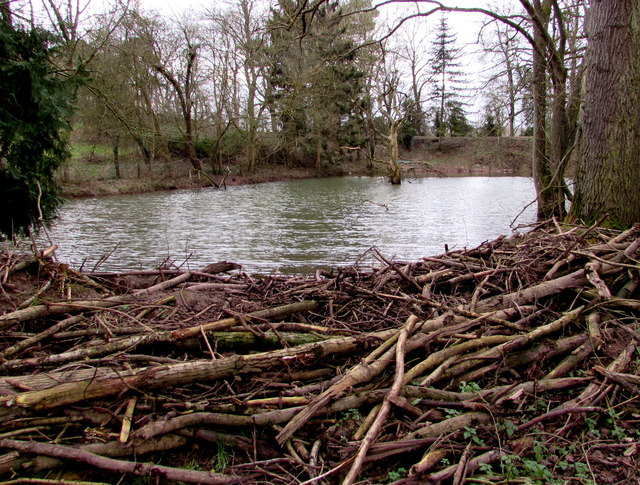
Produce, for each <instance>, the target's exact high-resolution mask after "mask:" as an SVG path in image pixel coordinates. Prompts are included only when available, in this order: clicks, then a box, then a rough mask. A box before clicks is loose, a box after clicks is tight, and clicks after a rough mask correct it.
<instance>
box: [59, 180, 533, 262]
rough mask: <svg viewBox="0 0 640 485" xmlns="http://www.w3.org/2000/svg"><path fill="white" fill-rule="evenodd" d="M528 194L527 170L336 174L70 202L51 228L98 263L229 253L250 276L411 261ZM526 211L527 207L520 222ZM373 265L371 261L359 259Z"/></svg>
mask: <svg viewBox="0 0 640 485" xmlns="http://www.w3.org/2000/svg"><path fill="white" fill-rule="evenodd" d="M533 199H534V187H533V182H532V180H531V179H530V178H526V177H456V178H424V179H407V180H405V181H404V182H403V184H402V185H400V186H393V185H390V184H389V183H387V182H386V181H385V180H384V179H381V178H369V177H343V178H327V179H309V180H297V181H288V182H276V183H268V184H260V185H250V186H240V187H230V188H229V189H227V190H216V189H201V190H181V191H174V192H155V193H149V194H137V195H121V196H113V197H100V198H93V199H80V200H73V201H70V202H68V203H66V204H65V205H64V206H63V207H62V210H61V212H60V217H59V219H58V220H57V221H56V223H55V224H54V226H53V227H52V229H51V231H50V233H51V236H52V238H53V240H54V241H55V242H56V243H57V244H58V245H59V246H60V249H59V251H58V257H59V259H60V260H61V261H63V262H67V263H70V264H71V265H72V266H74V267H81V266H83V267H84V269H86V270H92V269H94V267H95V265H96V263H97V262H98V261H100V259H101V258H103V257H104V256H105V255H109V257H108V258H107V259H106V261H104V262H102V263H101V264H100V266H99V269H100V270H103V271H120V270H132V269H150V268H155V267H157V266H158V265H159V264H161V263H162V262H163V261H165V260H168V261H171V262H173V263H174V264H176V265H178V266H181V267H183V268H189V269H198V268H201V267H203V266H205V265H207V264H209V263H212V262H217V261H223V260H226V261H234V262H237V263H240V264H242V265H243V267H244V269H245V270H246V271H248V272H252V273H273V272H278V271H279V272H300V273H303V272H309V271H312V270H314V269H316V268H320V267H323V268H326V267H332V266H345V265H351V264H355V263H356V262H358V261H360V260H362V259H363V255H364V254H365V253H367V251H368V250H369V249H370V248H372V247H374V246H375V247H377V248H378V249H379V250H380V251H381V252H382V253H383V254H384V255H385V256H386V257H388V258H393V259H402V260H409V261H415V260H418V259H420V258H421V257H423V256H433V255H436V254H440V253H442V252H443V251H444V247H445V244H447V245H448V246H449V249H460V248H464V247H474V246H477V245H478V244H480V243H482V242H483V241H485V240H491V239H494V238H496V237H497V236H499V235H501V234H506V235H509V234H511V227H510V224H511V223H512V221H513V219H514V218H515V217H516V215H518V214H519V213H520V212H521V211H522V210H523V208H524V207H525V206H526V205H527V204H529V203H530V202H531V201H532V200H533ZM534 219H535V207H534V206H531V207H529V208H528V209H526V210H525V211H524V212H523V214H522V215H521V216H520V217H519V219H518V220H517V224H529V223H531V222H533V221H534ZM364 259H365V260H368V261H370V260H371V257H368V258H364Z"/></svg>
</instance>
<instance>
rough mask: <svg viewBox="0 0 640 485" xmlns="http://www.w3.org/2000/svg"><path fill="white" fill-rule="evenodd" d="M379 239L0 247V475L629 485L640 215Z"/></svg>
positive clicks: (639, 308)
mask: <svg viewBox="0 0 640 485" xmlns="http://www.w3.org/2000/svg"><path fill="white" fill-rule="evenodd" d="M374 252H375V254H376V255H377V257H378V259H379V261H380V263H379V264H378V265H376V266H375V267H370V268H366V269H363V268H355V267H350V268H341V269H334V270H333V271H330V272H327V271H318V272H316V274H314V275H311V276H269V277H265V276H255V275H254V276H251V275H248V274H246V273H243V272H242V271H241V270H240V269H239V267H238V265H235V264H232V263H229V264H223V263H216V264H213V265H209V266H208V267H207V268H204V269H202V270H200V271H181V270H158V271H142V272H135V273H134V272H132V273H124V274H108V273H79V272H76V271H74V270H72V269H71V268H68V267H66V266H65V265H61V264H58V263H55V262H53V261H52V260H51V259H50V256H51V255H50V252H49V253H48V254H45V255H44V256H40V257H38V258H34V259H33V260H27V259H25V258H24V257H23V258H17V257H16V256H15V255H14V254H11V253H4V254H3V255H2V263H1V264H2V269H1V275H2V300H1V301H0V308H1V310H2V314H1V315H0V335H1V336H2V344H1V347H0V358H1V360H0V448H2V450H3V453H4V454H3V456H2V459H1V460H0V476H2V477H4V478H9V477H14V478H15V479H16V480H18V479H19V477H29V478H33V477H37V476H42V474H44V473H46V471H48V470H53V469H58V470H73V471H74V472H75V473H76V475H75V476H76V477H77V476H78V475H79V476H80V477H82V478H83V480H84V482H83V483H87V482H91V483H102V481H106V482H108V483H115V482H117V481H118V480H119V479H122V480H123V481H122V482H121V483H127V480H128V478H127V477H128V476H133V475H138V476H148V477H155V480H156V481H160V482H162V483H166V482H167V481H169V482H171V481H181V482H187V483H276V484H277V483H283V484H285V483H286V484H294V483H295V484H298V483H308V484H311V483H347V484H350V483H356V482H357V483H391V482H394V483H440V482H446V483H456V484H460V483H466V482H467V481H470V482H471V481H474V482H475V483H491V482H496V481H500V480H514V479H518V478H529V479H532V480H534V481H535V480H537V481H539V482H542V483H553V482H554V480H558V481H559V483H562V481H563V480H566V479H569V478H575V479H578V480H581V481H582V482H584V483H588V482H594V483H625V481H626V483H632V480H633V477H636V476H637V475H638V473H639V472H638V465H639V460H638V444H639V443H640V435H639V432H638V431H637V422H638V418H639V416H640V408H639V405H640V392H639V390H640V372H639V369H638V367H639V361H640V358H639V354H638V349H637V347H638V345H639V344H640V328H639V326H638V313H639V312H640V301H639V300H638V299H637V298H638V284H639V278H640V276H639V274H638V270H639V269H640V267H639V264H638V255H639V253H640V230H638V229H636V228H634V229H630V230H628V231H625V232H613V231H609V230H604V229H601V228H597V227H591V228H585V227H572V228H567V227H564V228H561V227H559V226H557V225H555V224H552V223H548V224H544V225H541V226H539V227H536V228H535V229H534V230H532V231H530V232H528V233H526V234H524V235H517V236H514V237H512V238H504V237H502V238H498V239H497V240H495V241H491V242H486V243H484V244H482V245H480V246H479V247H477V248H474V249H471V250H464V251H455V252H448V253H446V254H443V255H441V256H438V257H425V258H424V259H423V260H422V261H420V262H398V261H390V260H388V259H387V258H385V257H384V256H383V255H382V254H381V253H380V252H379V251H375V250H374ZM34 296H35V298H34ZM105 477H107V478H105ZM123 477H124V478H123ZM45 482H46V481H45ZM45 482H43V483H45ZM16 483H18V482H16ZM51 483H53V482H51ZM55 483H60V482H55ZM63 483H74V482H73V480H71V479H69V480H66V481H63ZM76 483H77V482H76Z"/></svg>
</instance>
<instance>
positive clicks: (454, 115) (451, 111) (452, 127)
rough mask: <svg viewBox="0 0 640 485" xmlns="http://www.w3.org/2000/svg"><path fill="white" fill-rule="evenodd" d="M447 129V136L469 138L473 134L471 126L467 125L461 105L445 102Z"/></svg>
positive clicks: (455, 102)
mask: <svg viewBox="0 0 640 485" xmlns="http://www.w3.org/2000/svg"><path fill="white" fill-rule="evenodd" d="M446 109H447V113H446V114H447V123H446V125H447V128H448V129H449V136H469V135H471V134H472V133H473V126H471V124H469V121H468V120H467V115H466V114H465V112H464V109H463V107H462V103H460V102H458V101H447V106H446Z"/></svg>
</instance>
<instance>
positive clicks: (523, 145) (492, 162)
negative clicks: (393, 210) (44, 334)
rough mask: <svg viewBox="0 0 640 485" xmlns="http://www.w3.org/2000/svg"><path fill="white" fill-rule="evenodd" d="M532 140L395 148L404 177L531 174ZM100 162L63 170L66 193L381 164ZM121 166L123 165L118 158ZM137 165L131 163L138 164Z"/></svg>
mask: <svg viewBox="0 0 640 485" xmlns="http://www.w3.org/2000/svg"><path fill="white" fill-rule="evenodd" d="M531 150H532V141H531V138H528V137H514V138H508V137H505V138H475V137H458V138H443V139H442V140H438V139H437V138H432V137H415V138H414V139H413V142H412V147H411V149H410V150H401V151H400V160H401V167H402V172H403V176H404V177H433V176H463V175H506V174H510V175H523V176H530V175H531ZM86 163H90V164H93V165H94V168H95V165H96V164H102V165H103V166H104V170H103V171H102V172H106V173H108V174H109V175H108V176H106V175H98V176H94V177H91V176H88V175H86V173H89V172H90V171H89V170H82V168H80V169H78V170H77V172H78V173H77V174H75V175H73V174H69V173H66V172H65V173H64V174H63V175H62V176H61V185H62V189H63V195H64V196H65V197H94V196H100V195H116V194H131V193H142V192H153V191H159V190H176V189H189V188H201V187H210V186H212V185H213V183H212V181H213V182H215V184H216V185H222V186H225V187H227V186H234V185H247V184H258V183H264V182H275V181H281V180H295V179H303V178H316V177H332V176H345V175H360V176H384V175H385V167H384V165H381V164H374V165H373V166H371V164H369V163H367V161H366V160H359V161H354V162H349V163H348V164H346V163H344V164H332V165H327V166H325V167H322V169H320V170H318V169H316V168H315V167H289V166H286V165H262V166H258V169H257V171H256V173H245V172H243V170H242V167H241V166H240V165H239V164H234V163H230V164H229V165H228V167H227V168H228V174H227V175H226V176H224V175H212V176H209V177H207V176H202V175H198V174H196V173H194V172H193V171H192V170H190V164H189V163H188V162H187V161H184V160H180V161H172V162H171V167H170V168H167V164H166V163H165V164H157V165H156V166H153V167H143V168H142V172H141V173H140V172H139V171H138V170H136V169H135V168H134V164H133V163H130V167H129V169H128V170H127V168H126V166H125V167H124V168H123V169H122V173H123V176H122V178H120V179H117V178H115V177H114V176H113V175H112V174H111V170H110V164H111V162H109V161H108V160H96V159H95V157H94V158H93V159H92V160H91V161H88V160H87V161H86ZM123 165H126V164H125V163H123ZM137 165H138V164H135V166H136V167H137Z"/></svg>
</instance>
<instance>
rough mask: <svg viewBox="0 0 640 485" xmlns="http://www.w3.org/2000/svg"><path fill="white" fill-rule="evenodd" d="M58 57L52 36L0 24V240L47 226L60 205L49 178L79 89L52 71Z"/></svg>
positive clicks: (60, 157)
mask: <svg viewBox="0 0 640 485" xmlns="http://www.w3.org/2000/svg"><path fill="white" fill-rule="evenodd" d="M56 51H57V44H56V41H55V39H54V38H53V37H52V35H51V34H50V33H48V32H46V31H44V30H41V29H36V28H31V29H24V28H22V27H20V26H14V25H13V24H12V23H11V21H10V16H8V15H5V16H3V19H2V20H0V93H2V103H0V200H2V205H3V211H2V214H1V215H0V237H13V236H14V235H17V234H19V233H25V232H26V231H27V230H28V229H30V228H32V227H37V225H38V224H39V223H40V222H46V221H48V220H50V219H51V218H52V217H53V216H54V215H55V211H56V209H57V207H58V205H59V203H60V198H59V195H58V194H59V191H58V187H57V185H56V183H55V182H54V180H53V175H54V171H55V169H56V168H57V167H58V166H59V165H60V164H61V163H62V162H63V161H64V160H65V159H66V158H67V157H68V155H69V152H68V149H67V140H66V133H67V129H68V128H69V124H68V120H69V118H70V116H71V114H72V111H73V105H72V98H73V96H74V93H75V90H76V87H77V83H76V77H73V76H72V77H62V76H60V75H58V74H57V71H56V70H54V67H53V65H52V64H51V59H52V56H54V55H55V53H56Z"/></svg>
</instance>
